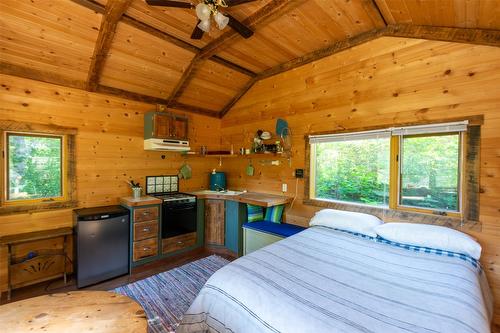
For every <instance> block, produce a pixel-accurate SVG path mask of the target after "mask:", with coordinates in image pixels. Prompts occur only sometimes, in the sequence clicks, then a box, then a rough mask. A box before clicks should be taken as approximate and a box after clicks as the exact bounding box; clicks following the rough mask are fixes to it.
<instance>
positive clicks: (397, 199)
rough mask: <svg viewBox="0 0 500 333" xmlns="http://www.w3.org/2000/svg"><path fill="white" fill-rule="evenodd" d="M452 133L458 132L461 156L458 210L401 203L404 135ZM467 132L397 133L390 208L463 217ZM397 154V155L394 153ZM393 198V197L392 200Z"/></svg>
mask: <svg viewBox="0 0 500 333" xmlns="http://www.w3.org/2000/svg"><path fill="white" fill-rule="evenodd" d="M450 134H457V135H458V139H459V152H460V154H459V157H458V182H457V186H458V195H457V197H458V210H457V211H454V210H446V209H431V208H423V207H417V206H409V205H403V204H401V183H402V180H403V177H402V173H401V170H402V163H403V161H402V158H401V156H402V154H403V145H402V140H403V138H404V137H410V138H414V137H431V136H444V135H450ZM466 135H467V132H440V133H430V134H411V135H396V136H393V138H392V140H391V166H392V167H393V168H395V171H394V177H393V174H392V173H391V176H390V185H389V186H390V189H389V191H390V192H391V190H392V189H394V191H393V192H391V193H390V199H389V202H390V206H389V207H390V208H391V209H397V210H401V211H409V212H417V213H426V214H429V213H432V214H436V213H437V214H441V215H446V216H451V217H462V216H463V215H464V207H463V202H464V201H465V192H466V191H465V188H464V175H465V174H466V170H465V164H464V154H465V142H466V140H465V136H466ZM394 154H395V155H394ZM391 198H392V199H393V200H392V201H391Z"/></svg>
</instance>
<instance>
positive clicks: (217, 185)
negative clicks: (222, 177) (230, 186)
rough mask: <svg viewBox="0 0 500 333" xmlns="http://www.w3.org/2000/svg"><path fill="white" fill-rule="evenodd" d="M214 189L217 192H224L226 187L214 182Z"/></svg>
mask: <svg viewBox="0 0 500 333" xmlns="http://www.w3.org/2000/svg"><path fill="white" fill-rule="evenodd" d="M214 187H215V190H216V191H218V192H224V191H225V190H226V189H225V188H224V187H222V186H220V185H219V184H214Z"/></svg>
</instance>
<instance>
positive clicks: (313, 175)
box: [307, 131, 392, 209]
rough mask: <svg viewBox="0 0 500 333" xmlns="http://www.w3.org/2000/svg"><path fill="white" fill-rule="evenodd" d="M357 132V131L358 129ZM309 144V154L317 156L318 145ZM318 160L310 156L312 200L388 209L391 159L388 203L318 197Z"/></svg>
mask: <svg viewBox="0 0 500 333" xmlns="http://www.w3.org/2000/svg"><path fill="white" fill-rule="evenodd" d="M356 132H357V131H356ZM390 140H391V143H390V147H392V138H390ZM307 145H308V146H309V153H310V155H309V156H315V155H316V145H315V144H310V143H307ZM315 162H316V160H315V159H314V158H309V171H310V172H309V178H308V179H309V193H308V194H309V195H308V198H310V199H311V200H316V201H323V202H332V203H339V204H345V205H352V206H360V207H366V208H380V209H388V208H390V206H391V204H390V203H391V193H390V191H391V183H390V182H391V177H392V163H391V162H390V161H389V191H388V201H387V205H369V204H366V203H360V202H351V201H344V200H338V199H326V198H318V197H316V196H315V195H314V194H315V193H316V163H315ZM312 179H314V181H312Z"/></svg>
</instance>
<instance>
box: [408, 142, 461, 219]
mask: <svg viewBox="0 0 500 333" xmlns="http://www.w3.org/2000/svg"><path fill="white" fill-rule="evenodd" d="M401 141H402V144H401V155H402V156H401V180H400V181H401V190H400V199H399V200H400V204H401V205H405V206H412V207H419V208H430V209H437V210H448V211H459V208H460V207H459V190H460V189H459V184H460V171H459V170H460V135H459V134H458V133H454V134H449V135H434V136H408V137H406V136H404V137H403V138H402V140H401Z"/></svg>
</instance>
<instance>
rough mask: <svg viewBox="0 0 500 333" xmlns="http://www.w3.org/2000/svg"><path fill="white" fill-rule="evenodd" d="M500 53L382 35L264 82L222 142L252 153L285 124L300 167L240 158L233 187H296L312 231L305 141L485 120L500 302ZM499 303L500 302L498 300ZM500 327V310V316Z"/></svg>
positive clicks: (488, 261) (488, 259)
mask: <svg viewBox="0 0 500 333" xmlns="http://www.w3.org/2000/svg"><path fill="white" fill-rule="evenodd" d="M498 82H500V49H499V48H493V47H487V46H473V45H466V44H455V43H446V42H436V41H424V40H417V39H402V38H390V37H385V38H380V39H377V40H374V41H372V42H369V43H366V44H363V45H361V46H358V47H355V48H353V49H350V50H347V51H344V52H342V53H339V54H336V55H333V56H330V57H328V58H324V59H322V60H320V61H317V62H315V63H311V64H309V65H306V66H303V67H299V68H297V69H294V70H292V71H288V72H285V73H283V74H280V75H278V76H274V77H271V78H268V79H266V80H263V81H260V82H258V83H257V84H256V85H255V86H254V87H253V88H252V89H251V90H250V91H249V92H248V93H247V94H246V95H245V96H244V97H243V98H242V99H241V100H240V101H239V102H238V103H237V104H236V105H235V106H234V107H233V109H232V110H231V111H230V112H229V113H228V114H227V115H226V116H225V117H224V118H223V120H222V134H223V138H222V142H223V143H225V144H231V143H233V144H234V146H235V147H241V146H245V147H249V146H250V142H251V141H250V140H251V139H252V137H253V135H254V133H255V131H256V130H257V129H263V130H269V131H274V128H275V122H276V118H278V117H282V118H284V119H286V120H287V121H288V123H289V125H290V126H291V129H292V133H293V146H294V148H293V154H294V157H293V159H292V166H291V167H289V165H288V163H287V162H286V161H285V162H284V163H283V164H282V165H281V166H279V167H277V166H262V165H261V164H260V163H259V160H260V159H259V158H257V159H254V160H253V165H254V166H255V168H256V173H255V175H254V176H253V177H248V176H246V175H245V167H246V165H247V163H248V162H247V161H246V160H244V159H243V160H242V159H238V160H236V159H231V160H230V161H228V162H226V164H225V167H224V170H226V171H227V172H228V175H229V179H228V184H229V187H230V188H241V189H248V190H255V191H266V192H268V191H269V192H274V193H281V184H282V183H287V184H288V193H287V194H288V195H293V194H294V193H295V191H296V190H297V193H298V195H297V199H296V201H295V203H294V206H293V208H291V209H288V210H287V214H286V219H287V221H288V222H291V223H295V224H299V225H307V223H308V220H309V219H310V217H311V216H312V215H313V214H314V212H315V211H316V210H317V209H318V208H316V207H312V206H306V205H303V204H302V198H303V194H304V181H303V180H299V181H298V182H297V184H298V187H297V188H296V187H295V184H296V179H295V178H293V170H294V169H295V168H304V166H305V157H304V144H305V143H304V135H305V134H307V133H310V132H317V131H328V130H335V129H343V128H347V129H348V128H359V127H365V126H374V125H392V124H394V123H398V122H400V123H404V122H413V121H418V120H442V119H446V118H450V117H460V116H471V115H479V114H482V115H484V117H485V123H484V126H483V129H482V138H481V179H480V182H481V192H482V193H481V195H480V205H481V207H480V209H481V216H480V220H481V222H482V232H476V233H473V235H474V236H475V237H477V238H478V239H479V242H480V243H481V244H482V246H483V256H482V263H483V265H484V267H485V269H486V271H487V275H488V278H489V282H490V285H491V287H492V290H493V292H494V294H495V296H496V298H497V299H499V300H500V266H499V264H500V260H499V255H500V145H499V142H500V88H499V84H498ZM499 305H500V302H499ZM496 322H497V323H500V310H499V311H496Z"/></svg>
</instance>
